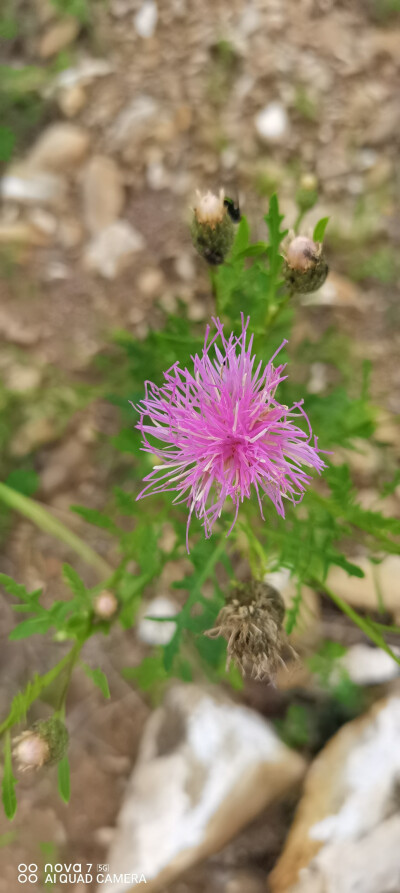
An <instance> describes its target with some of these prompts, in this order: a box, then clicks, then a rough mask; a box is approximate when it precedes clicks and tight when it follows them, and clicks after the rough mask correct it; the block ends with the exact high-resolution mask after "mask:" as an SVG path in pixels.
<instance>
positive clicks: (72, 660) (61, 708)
mask: <svg viewBox="0 0 400 893" xmlns="http://www.w3.org/2000/svg"><path fill="white" fill-rule="evenodd" d="M85 641H86V638H85V639H83V640H82V639H79V640H78V641H77V642H75V645H74V646H73V648H71V651H70V652H69V655H68V658H69V659H68V663H67V672H66V675H65V680H64V685H63V687H62V689H61V695H60V700H59V704H58V708H57V710H56V714H58V715H59V716H60V717H61V719H64V717H65V703H66V700H67V694H68V689H69V685H70V682H71V676H72V673H73V670H74V667H75V665H76V662H77V660H78V658H79V655H80V653H81V651H82V647H83V645H84V643H85Z"/></svg>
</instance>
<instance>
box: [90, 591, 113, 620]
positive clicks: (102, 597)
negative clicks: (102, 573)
mask: <svg viewBox="0 0 400 893" xmlns="http://www.w3.org/2000/svg"><path fill="white" fill-rule="evenodd" d="M93 608H94V613H95V614H96V617H98V618H99V619H100V620H111V618H112V617H114V615H115V614H116V613H117V611H118V599H117V598H116V596H115V595H114V593H113V592H109V591H108V589H103V591H102V592H100V593H99V595H97V596H96V598H95V600H94V602H93Z"/></svg>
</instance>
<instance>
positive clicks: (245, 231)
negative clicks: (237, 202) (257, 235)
mask: <svg viewBox="0 0 400 893" xmlns="http://www.w3.org/2000/svg"><path fill="white" fill-rule="evenodd" d="M249 238H250V227H249V224H248V221H247V218H246V217H242V219H241V221H240V223H239V226H238V228H237V232H236V237H235V241H234V245H233V248H232V252H231V258H232V261H233V262H234V261H236V260H237V259H238V256H239V255H241V254H243V252H244V251H245V249H246V248H247V246H248V244H249Z"/></svg>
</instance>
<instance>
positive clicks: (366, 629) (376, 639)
mask: <svg viewBox="0 0 400 893" xmlns="http://www.w3.org/2000/svg"><path fill="white" fill-rule="evenodd" d="M312 583H313V585H314V586H315V587H316V588H318V589H319V590H320V592H323V593H325V595H327V596H328V597H329V598H330V599H331V600H332V601H333V602H334V604H335V605H337V607H338V608H340V610H341V611H342V612H343V614H346V616H347V617H350V619H351V620H352V621H353V623H355V624H356V626H358V628H359V629H361V631H362V632H363V633H364V635H366V636H368V638H369V639H371V641H372V642H373V643H374V645H377V646H378V648H381V649H382V650H383V651H386V654H389V655H390V657H391V658H392V659H393V660H394V661H395V662H396V664H399V666H400V657H398V656H397V655H396V654H395V653H394V651H392V649H391V648H390V646H389V645H388V644H387V642H385V640H384V638H383V636H382V635H381V634H380V633H379V631H378V630H377V629H375V627H374V625H373V624H372V623H370V622H369V621H368V620H364V618H363V617H360V615H359V614H357V611H354V609H353V608H352V607H351V605H348V604H347V602H345V601H344V600H343V599H342V598H341V597H340V596H339V595H337V594H336V592H333V591H332V589H330V587H329V586H327V585H326V583H323V582H322V581H321V580H318V579H317V578H315V577H314V578H313V580H312Z"/></svg>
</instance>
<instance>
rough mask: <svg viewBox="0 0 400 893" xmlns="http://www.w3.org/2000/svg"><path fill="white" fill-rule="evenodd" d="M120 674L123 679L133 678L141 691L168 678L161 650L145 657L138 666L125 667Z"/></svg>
mask: <svg viewBox="0 0 400 893" xmlns="http://www.w3.org/2000/svg"><path fill="white" fill-rule="evenodd" d="M122 675H123V676H124V678H125V679H133V680H134V682H136V684H137V685H138V686H139V688H141V689H142V691H147V689H149V688H152V687H153V686H154V685H156V684H157V683H160V682H166V681H167V679H168V673H167V672H166V670H165V667H164V660H163V655H162V652H159V653H157V654H152V655H151V656H150V657H145V658H144V659H143V660H142V662H141V664H139V666H138V667H125V668H124V669H123V671H122Z"/></svg>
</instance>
